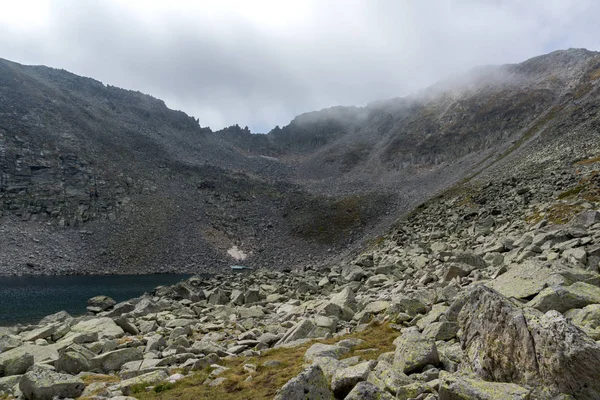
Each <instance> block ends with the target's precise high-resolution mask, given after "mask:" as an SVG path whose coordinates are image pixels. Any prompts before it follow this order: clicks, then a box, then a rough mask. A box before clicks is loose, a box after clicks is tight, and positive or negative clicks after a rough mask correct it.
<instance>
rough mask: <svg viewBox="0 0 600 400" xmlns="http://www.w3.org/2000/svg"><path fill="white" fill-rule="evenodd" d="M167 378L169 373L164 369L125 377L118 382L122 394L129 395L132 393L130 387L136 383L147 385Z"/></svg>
mask: <svg viewBox="0 0 600 400" xmlns="http://www.w3.org/2000/svg"><path fill="white" fill-rule="evenodd" d="M168 378H169V374H167V372H166V371H164V370H158V371H152V372H148V373H147V374H143V375H139V376H136V377H135V378H130V379H126V380H124V381H121V383H119V386H118V387H119V389H120V390H121V391H122V392H123V394H124V395H126V396H129V395H131V394H132V391H131V389H132V387H134V386H136V385H142V384H145V385H147V386H152V385H155V384H157V383H160V382H163V381H165V380H167V379H168Z"/></svg>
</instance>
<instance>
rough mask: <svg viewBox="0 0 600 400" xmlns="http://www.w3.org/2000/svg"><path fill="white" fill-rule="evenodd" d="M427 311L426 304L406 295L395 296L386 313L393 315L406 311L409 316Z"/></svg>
mask: <svg viewBox="0 0 600 400" xmlns="http://www.w3.org/2000/svg"><path fill="white" fill-rule="evenodd" d="M427 311H429V309H428V308H427V306H426V305H425V304H423V302H422V301H421V300H419V299H415V298H413V297H408V296H397V297H395V298H394V299H393V301H392V304H390V306H389V307H388V309H387V311H386V314H388V315H390V316H392V317H394V316H395V315H396V314H399V313H406V314H408V315H410V316H411V317H414V316H415V315H417V314H425V313H427Z"/></svg>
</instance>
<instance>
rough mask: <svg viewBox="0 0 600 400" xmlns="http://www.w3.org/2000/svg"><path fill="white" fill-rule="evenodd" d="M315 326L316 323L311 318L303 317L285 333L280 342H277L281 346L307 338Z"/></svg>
mask: <svg viewBox="0 0 600 400" xmlns="http://www.w3.org/2000/svg"><path fill="white" fill-rule="evenodd" d="M314 328H315V325H314V324H313V323H312V322H311V321H310V320H309V319H302V320H300V321H298V323H297V324H296V325H294V326H293V327H291V328H290V329H289V330H288V331H287V332H286V333H285V335H284V336H283V337H282V338H281V339H280V340H279V342H277V345H278V346H279V345H282V344H285V343H289V342H293V341H296V340H299V339H306V338H308V337H309V335H310V333H311V331H312V330H313V329H314Z"/></svg>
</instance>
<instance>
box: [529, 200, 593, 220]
mask: <svg viewBox="0 0 600 400" xmlns="http://www.w3.org/2000/svg"><path fill="white" fill-rule="evenodd" d="M581 211H583V207H582V206H581V205H579V204H570V203H555V204H552V205H551V206H550V207H549V208H548V209H547V210H546V211H545V212H544V213H543V214H542V213H541V212H535V213H533V214H530V215H528V216H527V217H526V218H525V221H527V222H529V223H530V224H537V223H538V222H540V221H541V220H542V219H546V220H547V221H548V222H549V223H551V224H554V225H563V224H566V223H567V222H569V221H570V220H571V219H572V218H573V217H574V216H575V215H577V214H579V213H580V212H581Z"/></svg>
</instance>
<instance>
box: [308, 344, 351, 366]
mask: <svg viewBox="0 0 600 400" xmlns="http://www.w3.org/2000/svg"><path fill="white" fill-rule="evenodd" d="M349 351H350V349H349V348H347V347H344V346H338V345H335V344H322V343H315V344H313V345H312V346H310V348H309V349H308V350H306V353H304V360H305V361H308V362H311V361H313V360H314V359H316V358H320V357H332V358H335V359H339V358H340V357H341V356H342V355H344V354H346V353H348V352H349Z"/></svg>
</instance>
